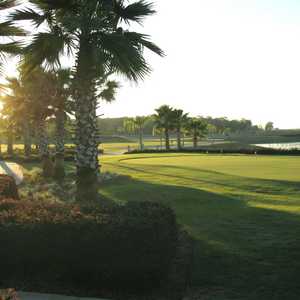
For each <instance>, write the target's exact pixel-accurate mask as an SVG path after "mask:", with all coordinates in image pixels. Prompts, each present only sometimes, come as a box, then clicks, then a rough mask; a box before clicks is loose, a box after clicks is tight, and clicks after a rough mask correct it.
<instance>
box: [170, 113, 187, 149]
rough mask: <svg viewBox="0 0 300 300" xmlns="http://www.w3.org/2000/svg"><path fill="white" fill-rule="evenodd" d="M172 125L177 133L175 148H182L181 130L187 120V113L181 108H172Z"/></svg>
mask: <svg viewBox="0 0 300 300" xmlns="http://www.w3.org/2000/svg"><path fill="white" fill-rule="evenodd" d="M173 118H174V127H175V130H176V135H177V149H178V150H181V149H182V142H181V140H182V130H183V128H184V126H185V124H186V122H187V120H188V114H185V113H184V112H183V110H181V109H174V110H173Z"/></svg>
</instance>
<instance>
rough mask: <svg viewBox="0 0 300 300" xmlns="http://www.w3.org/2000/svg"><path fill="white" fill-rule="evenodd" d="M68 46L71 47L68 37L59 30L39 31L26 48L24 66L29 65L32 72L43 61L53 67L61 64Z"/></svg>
mask: <svg viewBox="0 0 300 300" xmlns="http://www.w3.org/2000/svg"><path fill="white" fill-rule="evenodd" d="M68 47H71V45H70V44H69V41H68V38H67V37H65V36H64V35H63V34H62V32H61V31H59V30H57V31H50V32H41V33H38V34H36V35H35V36H34V38H33V41H32V43H31V44H30V45H29V46H27V47H26V48H25V49H24V60H23V64H24V68H26V66H27V67H28V71H29V72H30V71H31V70H33V69H34V68H35V67H37V66H40V65H42V64H43V63H45V64H46V65H47V66H52V67H57V66H60V58H61V56H62V55H64V53H65V52H66V48H68Z"/></svg>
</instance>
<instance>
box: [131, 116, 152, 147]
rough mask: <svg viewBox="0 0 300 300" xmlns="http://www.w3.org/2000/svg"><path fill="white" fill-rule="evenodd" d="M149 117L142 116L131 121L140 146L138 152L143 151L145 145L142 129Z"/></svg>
mask: <svg viewBox="0 0 300 300" xmlns="http://www.w3.org/2000/svg"><path fill="white" fill-rule="evenodd" d="M148 119H149V117H144V116H137V117H135V118H133V119H132V122H133V124H134V127H135V128H136V130H137V131H138V135H139V144H140V150H141V151H144V148H145V145H144V127H145V124H146V122H147V121H148Z"/></svg>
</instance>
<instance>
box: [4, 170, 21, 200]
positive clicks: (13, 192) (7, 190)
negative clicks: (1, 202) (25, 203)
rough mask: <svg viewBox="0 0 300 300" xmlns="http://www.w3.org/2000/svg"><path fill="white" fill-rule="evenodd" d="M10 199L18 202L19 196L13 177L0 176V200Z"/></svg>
mask: <svg viewBox="0 0 300 300" xmlns="http://www.w3.org/2000/svg"><path fill="white" fill-rule="evenodd" d="M3 198H11V199H15V200H18V199H19V194H18V189H17V185H16V182H15V180H14V178H13V177H11V176H8V175H5V174H0V199H3Z"/></svg>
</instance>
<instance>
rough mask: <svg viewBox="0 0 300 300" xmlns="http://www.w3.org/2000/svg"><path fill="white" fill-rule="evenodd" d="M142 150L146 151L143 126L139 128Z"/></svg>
mask: <svg viewBox="0 0 300 300" xmlns="http://www.w3.org/2000/svg"><path fill="white" fill-rule="evenodd" d="M139 139H140V150H141V151H144V132H143V128H139Z"/></svg>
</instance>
